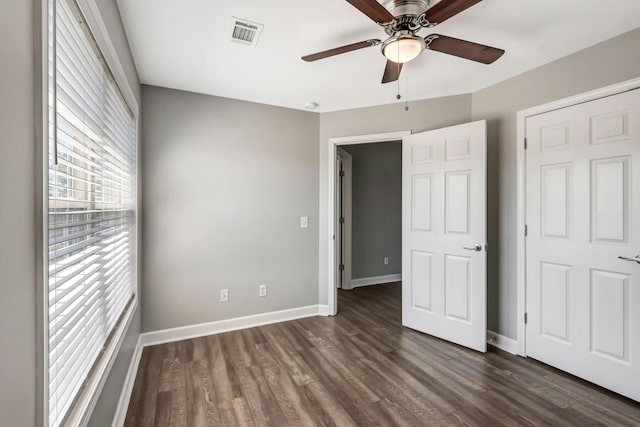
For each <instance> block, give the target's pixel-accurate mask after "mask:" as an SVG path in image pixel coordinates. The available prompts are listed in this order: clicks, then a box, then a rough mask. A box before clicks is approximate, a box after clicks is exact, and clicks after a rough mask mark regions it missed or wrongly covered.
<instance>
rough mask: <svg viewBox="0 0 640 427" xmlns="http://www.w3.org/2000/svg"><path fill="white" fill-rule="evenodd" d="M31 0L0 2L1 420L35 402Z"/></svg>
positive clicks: (26, 419)
mask: <svg viewBox="0 0 640 427" xmlns="http://www.w3.org/2000/svg"><path fill="white" fill-rule="evenodd" d="M33 40H34V38H33V2H31V1H24V0H2V1H1V2H0V94H1V95H0V195H1V197H2V202H0V289H2V297H1V298H0V378H1V379H2V380H1V381H2V387H0V425H2V426H32V425H34V423H35V407H36V377H35V368H36V326H35V319H36V312H35V274H34V267H35V249H34V242H35V225H34V223H35V217H34V214H33V212H34V208H35V199H34V185H35V179H34V168H33V163H34V159H35V157H34V143H33V141H34V134H35V133H34V126H35V121H34V120H35V118H34V114H33V109H34V85H33V82H34V65H33V49H34V45H33Z"/></svg>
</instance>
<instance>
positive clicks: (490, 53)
mask: <svg viewBox="0 0 640 427" xmlns="http://www.w3.org/2000/svg"><path fill="white" fill-rule="evenodd" d="M347 1H348V2H349V3H351V5H353V6H354V7H355V8H357V9H358V10H360V12H362V13H364V14H365V15H367V16H368V17H369V18H371V20H373V21H374V22H375V23H377V24H378V25H380V26H381V27H382V28H383V29H384V31H385V32H386V33H387V35H388V36H389V38H388V39H386V40H385V41H382V40H378V39H371V40H365V41H362V42H358V43H352V44H348V45H346V46H341V47H337V48H334V49H329V50H325V51H322V52H318V53H314V54H312V55H306V56H303V57H302V59H303V60H304V61H307V62H312V61H317V60H319V59H324V58H328V57H330V56H334V55H339V54H342V53H347V52H351V51H354V50H358V49H363V48H365V47H371V46H378V45H381V47H382V54H383V55H384V56H385V57H386V58H387V66H386V67H385V70H384V75H383V77H382V83H389V82H394V81H396V80H398V78H399V77H400V71H401V70H402V65H403V64H405V63H407V62H409V61H411V60H412V59H414V58H416V57H417V56H418V55H419V54H420V53H422V51H423V50H425V49H428V50H435V51H437V52H442V53H446V54H449V55H454V56H457V57H460V58H464V59H469V60H471V61H476V62H481V63H483V64H492V63H493V62H495V61H496V60H497V59H498V58H500V57H501V56H502V55H503V54H504V50H502V49H497V48H495V47H491V46H485V45H482V44H478V43H473V42H470V41H466V40H460V39H456V38H453V37H448V36H443V35H441V34H430V35H428V36H426V37H421V36H419V35H417V33H418V32H419V31H420V30H421V29H423V28H433V27H435V26H436V25H438V24H439V23H441V22H444V21H446V20H447V19H449V18H451V17H453V16H455V15H457V14H458V13H460V12H463V11H464V10H466V9H468V8H470V7H471V6H473V5H475V4H476V3H479V2H480V1H481V0H382V1H381V2H380V3H379V2H378V1H376V0H347Z"/></svg>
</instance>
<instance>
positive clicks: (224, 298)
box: [220, 289, 229, 302]
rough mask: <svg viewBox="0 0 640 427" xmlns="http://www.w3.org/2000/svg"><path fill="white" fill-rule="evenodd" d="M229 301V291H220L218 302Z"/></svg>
mask: <svg viewBox="0 0 640 427" xmlns="http://www.w3.org/2000/svg"><path fill="white" fill-rule="evenodd" d="M227 301H229V289H221V290H220V302H227Z"/></svg>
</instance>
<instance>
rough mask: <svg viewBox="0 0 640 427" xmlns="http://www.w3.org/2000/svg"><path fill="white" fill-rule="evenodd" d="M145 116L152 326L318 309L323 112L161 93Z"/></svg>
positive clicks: (148, 89) (147, 322) (146, 256)
mask: <svg viewBox="0 0 640 427" xmlns="http://www.w3.org/2000/svg"><path fill="white" fill-rule="evenodd" d="M142 110H143V120H142V122H143V135H144V136H143V141H144V147H145V149H144V155H143V170H144V176H143V181H144V193H143V205H144V209H145V216H144V219H143V248H142V257H143V261H142V262H143V289H142V295H143V330H144V331H153V330H158V329H166V328H173V327H178V326H185V325H192V324H196V323H204V322H212V321H216V320H222V319H229V318H233V317H239V316H246V315H252V314H259V313H265V312H270V311H276V310H283V309H289V308H297V307H303V306H308V305H315V304H317V303H318V294H317V286H318V281H317V277H318V264H317V259H318V175H317V165H318V152H317V145H316V144H317V138H318V121H319V116H318V114H317V113H310V112H306V111H299V110H291V109H286V108H280V107H273V106H268V105H263V104H255V103H251V102H245V101H237V100H232V99H227V98H220V97H215V96H208V95H199V94H195V93H190V92H182V91H177V90H172V89H163V88H157V87H152V86H143V104H142ZM301 216H308V217H309V228H307V229H301V228H300V217H301ZM260 284H267V286H268V296H267V297H265V298H261V297H259V295H258V286H259V285H260ZM221 289H229V302H226V303H220V301H219V298H220V290H221Z"/></svg>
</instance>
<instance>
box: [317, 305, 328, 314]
mask: <svg viewBox="0 0 640 427" xmlns="http://www.w3.org/2000/svg"><path fill="white" fill-rule="evenodd" d="M318 315H319V316H328V315H329V306H328V305H319V306H318Z"/></svg>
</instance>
